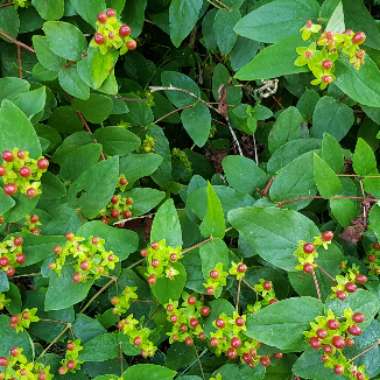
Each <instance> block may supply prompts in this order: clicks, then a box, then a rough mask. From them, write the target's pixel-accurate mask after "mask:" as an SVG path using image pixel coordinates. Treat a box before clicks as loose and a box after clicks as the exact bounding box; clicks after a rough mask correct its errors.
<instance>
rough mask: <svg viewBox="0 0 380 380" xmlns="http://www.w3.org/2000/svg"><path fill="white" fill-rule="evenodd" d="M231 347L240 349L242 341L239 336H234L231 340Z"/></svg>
mask: <svg viewBox="0 0 380 380" xmlns="http://www.w3.org/2000/svg"><path fill="white" fill-rule="evenodd" d="M231 346H232V347H233V348H239V347H240V346H241V340H240V339H239V338H238V337H237V336H234V337H233V338H232V339H231Z"/></svg>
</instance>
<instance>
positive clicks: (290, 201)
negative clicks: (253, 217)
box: [277, 195, 377, 207]
mask: <svg viewBox="0 0 380 380" xmlns="http://www.w3.org/2000/svg"><path fill="white" fill-rule="evenodd" d="M314 199H324V200H336V199H353V200H358V201H363V200H364V199H365V198H363V197H358V196H351V195H336V196H333V197H323V196H321V195H302V196H299V197H296V198H292V199H285V200H283V201H281V202H277V206H278V207H283V206H284V205H287V204H291V203H296V202H300V201H307V200H314ZM375 200H377V199H375Z"/></svg>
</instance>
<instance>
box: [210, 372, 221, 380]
mask: <svg viewBox="0 0 380 380" xmlns="http://www.w3.org/2000/svg"><path fill="white" fill-rule="evenodd" d="M210 380H223V376H222V375H221V374H220V373H217V374H216V375H215V376H212V377H210Z"/></svg>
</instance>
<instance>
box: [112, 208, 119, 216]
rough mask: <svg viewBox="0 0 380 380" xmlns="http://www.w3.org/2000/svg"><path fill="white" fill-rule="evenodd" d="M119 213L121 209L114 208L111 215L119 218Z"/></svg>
mask: <svg viewBox="0 0 380 380" xmlns="http://www.w3.org/2000/svg"><path fill="white" fill-rule="evenodd" d="M119 215H120V213H119V210H116V209H113V210H112V211H111V216H112V218H118V217H119Z"/></svg>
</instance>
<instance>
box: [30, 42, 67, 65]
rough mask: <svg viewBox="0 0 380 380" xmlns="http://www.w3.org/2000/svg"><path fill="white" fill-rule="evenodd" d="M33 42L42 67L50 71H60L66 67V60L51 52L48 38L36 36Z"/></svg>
mask: <svg viewBox="0 0 380 380" xmlns="http://www.w3.org/2000/svg"><path fill="white" fill-rule="evenodd" d="M32 41H33V47H34V50H35V51H36V55H37V58H38V61H39V62H40V63H41V65H42V66H43V67H45V68H46V69H48V70H52V71H59V70H60V68H61V67H62V66H63V65H64V63H65V60H64V59H63V58H61V57H59V56H58V55H56V54H54V53H53V52H52V51H51V50H50V48H49V44H48V40H47V38H46V37H45V36H38V35H34V36H33V38H32Z"/></svg>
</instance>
